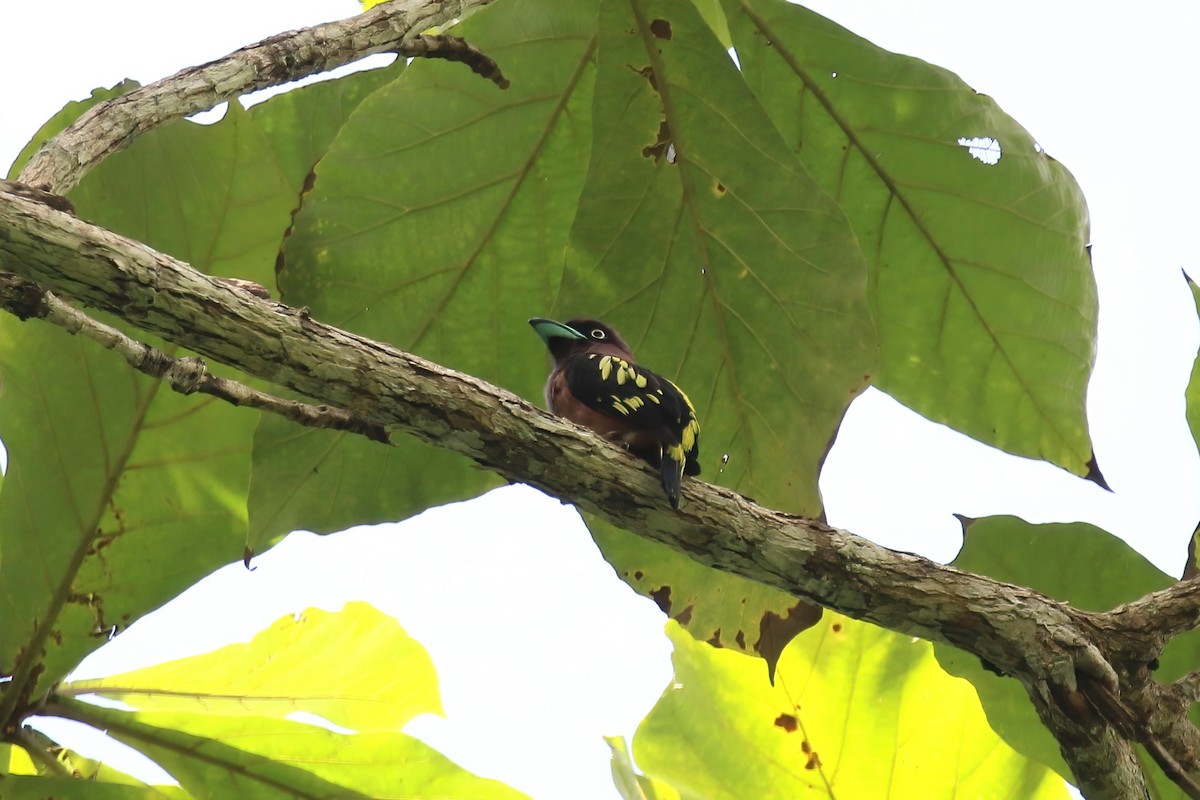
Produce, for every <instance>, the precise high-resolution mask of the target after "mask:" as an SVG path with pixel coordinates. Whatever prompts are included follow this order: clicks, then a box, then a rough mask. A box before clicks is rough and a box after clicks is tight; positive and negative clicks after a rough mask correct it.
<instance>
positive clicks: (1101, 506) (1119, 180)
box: [0, 0, 1200, 800]
mask: <svg viewBox="0 0 1200 800" xmlns="http://www.w3.org/2000/svg"><path fill="white" fill-rule="evenodd" d="M809 6H810V7H811V8H814V9H815V10H817V11H819V12H821V13H823V14H825V15H827V16H829V17H831V18H833V19H834V20H836V21H838V22H839V23H841V24H843V25H845V26H847V27H849V28H850V29H851V30H853V31H855V32H856V33H858V34H860V35H863V36H865V37H867V38H868V39H871V40H873V41H874V42H876V43H877V44H879V45H881V46H883V47H886V48H888V49H891V50H895V51H898V52H903V53H907V54H910V55H916V56H919V57H921V58H923V59H925V60H927V61H930V62H932V63H935V64H939V65H941V66H943V67H946V68H948V69H951V70H953V71H955V72H957V73H958V74H959V75H960V76H962V77H963V78H964V79H965V80H966V81H967V82H968V83H970V84H971V85H972V86H973V87H974V88H976V89H977V90H978V91H980V92H983V93H986V94H989V95H991V96H992V97H994V98H995V99H996V100H997V102H999V103H1000V105H1001V106H1002V107H1003V108H1004V109H1005V110H1006V111H1008V112H1009V113H1010V114H1012V115H1013V116H1014V117H1015V118H1016V119H1017V120H1019V121H1020V122H1021V123H1022V124H1023V125H1024V126H1025V127H1026V128H1028V129H1029V130H1030V131H1031V132H1032V133H1033V134H1034V136H1035V137H1036V138H1037V139H1038V141H1039V142H1040V144H1041V145H1042V146H1043V147H1044V148H1045V150H1046V151H1047V152H1048V153H1050V154H1051V155H1053V156H1054V157H1055V158H1057V159H1058V160H1059V161H1061V162H1063V163H1064V164H1065V165H1066V166H1067V167H1068V168H1069V169H1070V170H1071V171H1072V172H1073V173H1074V174H1075V176H1076V178H1077V179H1078V180H1079V182H1080V184H1081V185H1082V186H1083V189H1084V192H1085V194H1086V195H1087V198H1088V202H1089V206H1090V208H1091V213H1092V224H1093V234H1092V241H1093V244H1094V249H1093V256H1094V263H1095V268H1096V274H1097V280H1098V282H1099V287H1100V312H1101V313H1100V325H1101V329H1100V351H1099V360H1098V362H1097V365H1096V372H1095V376H1094V378H1093V381H1092V386H1091V392H1090V396H1089V414H1090V418H1091V426H1092V435H1093V441H1094V443H1095V447H1096V453H1097V456H1098V458H1099V462H1100V466H1101V468H1102V469H1103V471H1104V474H1105V476H1106V478H1107V479H1108V482H1109V484H1110V485H1111V486H1112V488H1113V490H1114V491H1113V493H1112V494H1109V493H1106V492H1104V491H1102V490H1100V489H1099V488H1098V487H1096V486H1094V485H1092V484H1090V483H1088V482H1086V481H1082V480H1079V479H1077V478H1073V477H1072V476H1070V475H1067V474H1066V473H1064V472H1062V471H1061V470H1058V469H1056V468H1054V467H1050V466H1047V465H1045V464H1040V463H1036V462H1030V461H1025V460H1022V459H1018V458H1014V457H1011V456H1007V455H1004V454H1002V453H998V452H995V451H991V450H989V449H987V448H985V447H983V446H982V445H978V444H976V443H974V442H971V441H970V440H967V439H966V438H965V437H962V436H960V435H958V434H956V433H953V432H952V431H949V430H947V429H945V428H942V427H940V426H937V425H933V424H931V423H928V422H926V421H924V420H922V419H921V418H919V417H917V416H916V415H915V414H913V413H911V412H909V411H907V410H906V409H904V408H903V407H901V406H900V405H898V404H897V403H895V402H894V401H892V400H890V399H889V398H888V397H886V396H884V395H882V394H880V393H878V392H874V391H870V392H868V393H867V394H865V395H864V396H863V397H861V398H859V400H857V401H856V402H855V404H854V406H853V407H852V408H851V410H850V413H849V414H848V415H847V417H846V421H845V424H844V426H843V429H842V432H841V434H840V436H839V439H838V442H837V445H836V446H835V447H834V450H833V452H832V453H831V455H830V457H829V460H828V462H827V465H826V473H825V475H824V476H823V479H822V489H823V491H824V494H825V499H826V503H827V508H828V514H829V519H830V521H831V522H832V523H833V524H835V525H838V526H840V527H844V528H847V529H849V530H852V531H855V532H856V533H859V534H861V535H864V536H867V537H870V538H872V539H874V540H876V541H878V542H880V543H882V544H885V545H887V546H890V547H895V548H900V549H904V550H910V551H915V552H920V553H923V554H925V555H928V556H930V557H933V558H936V559H939V560H949V559H951V558H953V557H954V555H955V553H956V551H957V549H958V546H959V544H960V531H959V527H958V523H957V522H956V520H955V519H954V518H953V517H952V514H953V513H961V514H966V515H968V516H973V517H980V516H985V515H988V514H1000V513H1004V514H1018V515H1021V516H1023V517H1025V518H1026V519H1029V520H1031V521H1072V520H1086V521H1089V522H1093V523H1095V524H1098V525H1100V526H1102V527H1104V528H1106V529H1107V530H1109V531H1111V532H1113V533H1115V534H1117V535H1118V536H1120V537H1122V538H1123V539H1125V540H1126V541H1128V542H1129V543H1130V544H1131V545H1133V546H1134V547H1136V548H1137V549H1138V550H1140V551H1141V552H1142V553H1144V554H1145V555H1146V556H1147V557H1148V558H1150V559H1151V560H1153V561H1154V562H1155V563H1156V564H1157V565H1158V566H1159V567H1160V568H1162V569H1164V570H1166V571H1168V572H1170V573H1172V574H1179V572H1180V570H1181V569H1182V565H1183V559H1184V556H1185V553H1186V545H1187V541H1188V537H1189V536H1190V534H1191V533H1192V530H1193V529H1194V528H1195V526H1196V523H1197V521H1198V520H1200V497H1198V496H1197V492H1196V488H1197V486H1200V460H1198V459H1197V455H1196V448H1195V446H1194V445H1193V443H1192V441H1191V438H1190V436H1189V434H1188V430H1187V426H1186V423H1185V421H1184V416H1183V412H1184V407H1183V390H1184V387H1185V385H1186V383H1187V378H1188V374H1189V371H1190V369H1191V363H1192V358H1193V357H1194V355H1195V352H1196V345H1197V323H1196V321H1195V314H1194V312H1193V308H1192V300H1191V297H1190V294H1189V292H1188V291H1187V288H1186V286H1185V284H1184V281H1183V278H1182V275H1181V270H1188V271H1189V272H1191V273H1192V274H1193V275H1198V274H1200V264H1197V263H1196V262H1197V255H1196V249H1195V247H1194V245H1193V243H1192V242H1191V235H1192V232H1193V230H1194V228H1195V226H1196V219H1197V216H1200V202H1198V201H1197V199H1196V198H1197V186H1200V166H1198V162H1197V158H1196V154H1195V147H1194V142H1193V141H1192V140H1193V138H1194V137H1195V134H1196V131H1197V130H1198V129H1200V112H1198V111H1197V110H1196V109H1197V104H1196V102H1195V90H1194V87H1193V86H1192V83H1193V81H1194V80H1195V78H1196V76H1197V75H1200V48H1197V47H1196V43H1195V41H1194V38H1193V37H1194V35H1195V31H1197V30H1200V25H1198V23H1200V7H1193V6H1190V5H1189V4H1184V3H1180V2H1178V0H1147V1H1146V2H1141V3H1139V4H1137V5H1135V6H1129V5H1122V4H1103V3H1089V2H1082V1H1081V0H1059V1H1058V2H1044V0H1043V2H1029V0H1014V1H1013V2H1009V3H1005V4H974V5H972V4H963V3H961V2H949V0H921V2H917V3H895V2H886V1H885V0H820V1H819V2H812V3H809ZM357 10H358V5H357V3H354V2H351V1H350V0H294V1H292V0H289V2H282V0H264V1H263V2H258V3H240V2H234V0H210V2H208V3H200V4H187V3H169V4H164V3H162V2H150V0H117V1H116V2H110V3H93V2H80V0H64V2H59V3H53V4H48V3H32V2H22V0H9V2H6V3H3V4H0V32H3V37H4V40H5V44H4V46H3V47H2V48H0V162H2V166H4V167H7V165H8V163H10V162H11V160H12V159H13V158H15V157H16V155H17V153H18V151H19V150H20V148H21V147H22V146H23V145H24V144H25V142H26V141H27V140H28V139H29V137H30V136H31V135H32V134H33V133H34V131H36V130H37V128H38V127H39V126H40V125H41V123H42V122H43V121H44V120H45V119H46V118H47V117H49V116H51V115H52V114H53V113H55V112H56V111H58V109H59V108H61V107H62V105H63V104H64V103H66V102H67V101H69V100H72V99H79V98H82V97H85V96H86V95H87V94H88V93H89V92H90V91H91V89H92V88H94V87H96V86H101V85H103V86H111V85H113V84H114V83H116V82H118V81H119V80H121V79H123V78H126V77H132V78H136V79H137V80H139V81H141V82H142V83H149V82H151V81H153V80H156V79H158V78H161V77H164V76H166V75H169V74H171V73H173V72H175V71H177V70H179V69H181V68H183V67H186V66H190V65H193V64H197V63H201V62H203V61H207V60H211V59H213V58H217V57H220V56H222V55H224V54H225V53H227V52H229V51H231V50H234V49H236V48H238V47H240V46H242V45H245V44H247V43H250V42H253V41H256V40H258V39H261V38H264V37H266V36H269V35H272V34H274V33H277V32H279V31H281V30H284V29H289V28H297V27H302V26H305V25H310V24H314V23H317V22H323V21H327V20H330V19H336V18H339V17H344V16H348V15H351V14H354V13H356V12H357ZM373 63H380V62H379V61H378V60H376V61H375V62H373ZM543 311H544V310H543V309H527V310H526V311H525V312H523V313H524V315H525V316H530V315H535V314H538V313H542V312H543ZM529 358H531V359H543V358H544V354H543V352H542V349H541V345H540V343H539V342H538V341H537V339H536V337H533V336H532V335H531V336H530V347H529ZM255 566H256V569H255V570H254V571H247V570H245V569H244V568H243V567H242V566H241V564H240V563H238V564H234V565H231V566H230V567H227V568H226V569H224V570H222V571H220V572H218V573H217V574H216V575H214V576H212V577H211V578H209V579H208V580H206V581H204V582H202V583H201V584H199V585H198V586H196V587H194V588H193V589H191V590H189V591H188V592H186V593H185V594H184V595H182V596H181V597H180V598H179V599H177V600H176V601H174V602H172V603H171V604H169V605H168V606H167V607H165V608H164V609H162V610H161V611H159V612H157V613H155V614H152V615H150V616H149V617H147V618H145V619H144V620H142V621H140V622H138V623H137V624H135V625H133V626H132V627H130V628H129V629H128V630H127V631H125V632H123V633H122V634H121V635H120V636H119V637H117V638H116V639H115V640H114V641H113V642H112V643H110V644H109V645H107V646H106V647H104V648H103V649H101V650H100V651H99V652H97V653H96V654H95V655H94V656H93V657H91V658H89V659H88V660H87V661H86V662H85V663H84V665H83V666H82V667H81V668H80V671H79V677H89V676H98V675H102V674H108V673H112V672H117V671H124V670H127V669H131V668H135V667H138V666H144V665H148V664H151V663H156V662H158V661H161V660H165V659H169V658H175V657H179V656H182V655H187V654H192V653H197V652H203V651H206V650H209V649H212V648H214V647H217V646H220V645H222V644H225V643H228V642H231V641H239V640H245V639H248V638H250V637H251V636H252V635H253V634H254V633H255V632H257V631H258V630H260V629H262V628H264V627H266V626H267V625H269V624H270V623H271V622H272V621H273V620H274V619H276V618H278V617H280V616H282V615H284V614H287V613H292V612H295V611H298V610H302V609H303V608H306V607H308V606H312V605H318V606H322V607H326V608H331V609H336V608H339V607H340V606H341V605H342V604H343V603H344V602H345V601H347V600H350V599H364V600H368V601H369V602H371V603H373V604H374V605H376V606H377V607H378V608H380V609H382V610H384V611H385V612H388V613H390V614H392V615H394V616H395V617H396V618H397V619H398V620H399V621H400V623H401V624H402V625H403V626H404V627H405V628H406V629H407V630H408V631H409V632H410V633H411V634H412V635H413V636H415V637H416V638H417V639H418V640H419V641H421V642H422V643H423V644H424V645H425V646H426V647H427V648H428V649H429V651H430V653H431V654H432V656H433V659H434V662H435V664H436V666H437V669H438V673H439V677H440V680H441V686H442V693H443V698H444V704H445V707H446V712H447V717H446V719H439V718H433V717H424V718H421V719H418V720H415V721H414V722H413V723H412V724H411V725H410V726H409V728H408V731H409V732H410V733H413V734H415V735H418V736H420V737H421V738H423V739H425V740H426V741H428V742H430V743H431V744H433V745H434V746H436V747H438V748H439V749H441V750H442V751H443V752H445V753H446V754H447V755H449V756H450V757H452V758H454V759H455V760H457V761H459V762H460V763H461V764H463V765H464V766H466V767H468V768H469V769H472V770H474V771H476V772H479V773H481V774H485V775H488V776H491V777H495V778H499V779H501V780H504V781H505V782H507V783H510V784H512V785H513V786H515V787H517V788H519V789H522V790H524V791H526V792H528V793H529V794H531V795H532V796H534V797H535V798H538V800H552V799H556V798H564V799H566V798H572V799H575V798H582V799H586V798H597V799H599V798H610V799H611V798H615V797H617V794H616V791H615V789H613V788H612V784H611V779H610V777H609V768H608V752H607V748H606V747H605V745H604V744H603V742H602V740H601V736H602V735H604V734H624V735H626V736H631V735H632V733H633V730H634V728H635V727H636V725H637V723H638V721H639V720H640V719H641V718H642V717H643V716H644V715H645V714H646V713H647V712H648V711H649V709H650V707H651V706H652V705H653V703H654V701H655V700H656V699H657V697H658V695H659V694H660V693H661V691H662V690H663V688H665V686H666V685H667V683H668V681H669V680H670V660H669V656H670V653H669V647H668V644H667V641H666V638H665V637H664V636H663V634H662V625H663V622H664V618H663V617H662V615H661V614H660V613H659V612H658V610H657V608H656V607H655V606H654V605H653V604H652V603H651V602H649V601H648V600H645V599H642V598H640V597H637V596H636V595H634V594H633V593H632V592H631V591H630V590H629V589H627V588H626V587H625V586H624V584H622V583H620V582H619V581H618V580H617V578H616V577H615V576H614V574H613V572H612V570H611V569H610V568H609V567H608V566H607V564H606V563H605V562H604V561H603V560H602V559H601V558H600V556H599V554H598V553H597V551H596V549H595V547H594V546H593V545H592V543H591V540H590V538H589V537H588V536H587V533H586V531H585V530H584V529H583V527H582V525H581V523H580V522H579V518H578V516H577V515H576V514H575V512H574V511H573V510H572V509H570V508H569V507H567V506H563V505H562V504H560V503H558V502H557V501H554V500H550V499H547V498H545V497H543V496H541V495H539V494H538V493H536V492H534V491H532V490H530V489H528V488H525V487H509V488H506V489H502V490H498V491H496V492H493V493H491V494H489V495H487V496H486V497H484V498H482V499H480V500H477V501H474V502H471V503H464V504H459V505H456V506H451V507H446V508H442V509H437V510H434V511H431V512H429V513H427V514H424V515H422V516H421V517H419V518H417V519H415V520H411V521H409V522H406V523H404V524H402V525H398V526H379V527H376V528H369V529H367V528H364V529H358V530H355V531H353V532H349V533H345V534H340V535H337V536H331V537H324V538H318V537H315V536H312V535H310V534H295V535H293V536H291V537H290V538H289V539H288V540H287V541H286V542H284V543H283V544H282V545H280V546H279V547H277V548H275V549H274V550H272V551H270V552H269V553H267V554H265V555H264V556H262V557H260V558H258V559H256V560H255ZM45 728H46V730H47V731H49V732H51V733H52V735H54V736H55V737H56V738H59V739H60V740H61V741H63V742H64V743H66V744H70V745H72V746H75V747H76V748H77V749H79V750H81V751H83V752H84V753H86V754H95V755H103V756H104V757H105V758H106V760H109V761H110V762H111V763H113V764H114V765H115V766H118V767H121V768H125V769H128V770H131V771H135V772H136V773H137V774H139V775H144V776H146V777H147V778H148V779H154V776H155V774H156V773H155V772H153V770H152V769H151V768H150V767H146V766H144V765H143V766H138V765H136V764H134V763H133V762H132V760H127V757H126V756H124V755H122V754H121V753H120V752H119V751H117V750H116V749H115V748H114V747H113V746H112V745H109V744H106V743H105V742H103V741H101V742H96V741H94V740H92V739H90V738H87V737H84V735H83V734H82V733H81V732H80V731H78V730H76V729H74V728H71V726H69V725H67V724H65V723H59V722H53V721H51V722H47V723H46V725H45ZM157 779H158V780H162V779H163V776H161V774H160V775H159V777H158V778H157Z"/></svg>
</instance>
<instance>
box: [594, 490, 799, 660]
mask: <svg viewBox="0 0 1200 800" xmlns="http://www.w3.org/2000/svg"><path fill="white" fill-rule="evenodd" d="M586 521H587V525H588V528H589V529H591V532H592V538H593V539H595V540H596V544H597V546H598V547H599V548H600V551H601V552H602V553H604V558H605V559H606V560H607V561H608V562H609V563H610V564H612V565H613V568H614V569H616V571H617V574H618V575H620V576H621V578H622V579H623V580H624V581H625V582H626V583H628V584H629V585H630V586H632V587H633V588H634V590H635V591H637V592H638V593H639V594H642V595H645V596H646V597H649V598H651V599H652V600H654V602H656V603H658V607H659V608H660V609H662V612H663V613H664V614H666V615H667V616H668V617H670V618H671V619H673V620H675V621H676V622H677V623H679V624H680V625H681V626H683V628H684V629H685V630H687V632H688V633H690V634H691V635H692V637H693V638H695V639H697V640H698V641H702V642H708V643H709V644H711V645H714V646H716V647H727V648H729V649H731V650H735V651H737V652H739V653H746V654H748V655H754V656H758V657H759V658H762V659H765V660H766V662H767V663H766V670H765V672H766V674H767V675H768V676H773V675H774V674H775V665H776V663H777V662H778V660H779V654H780V653H782V652H783V649H784V647H785V646H786V645H787V643H788V642H790V641H791V640H792V638H793V637H795V636H796V635H797V634H799V633H800V632H801V631H804V630H806V629H808V628H810V627H812V626H813V625H815V624H816V623H817V622H818V621H819V620H820V619H821V608H820V606H814V605H810V604H809V603H805V602H803V601H801V600H797V599H796V598H795V597H793V596H792V595H790V594H787V593H786V592H781V591H779V590H778V589H773V588H771V587H769V586H765V585H763V584H761V583H756V582H755V581H751V580H747V579H745V578H741V577H739V576H737V575H732V574H730V573H727V572H720V571H717V570H714V569H712V568H710V567H706V566H703V565H702V564H700V563H698V562H696V561H693V560H692V559H690V558H687V557H686V556H684V555H682V554H680V553H679V551H677V550H673V549H672V548H670V547H667V546H666V545H662V544H659V543H657V542H651V541H648V540H646V539H643V538H642V537H640V536H635V535H634V534H632V533H629V532H627V531H623V530H621V529H620V528H616V527H614V526H612V525H609V524H608V523H606V522H604V521H603V520H600V519H598V518H596V517H594V516H592V515H590V514H589V515H587V516H586Z"/></svg>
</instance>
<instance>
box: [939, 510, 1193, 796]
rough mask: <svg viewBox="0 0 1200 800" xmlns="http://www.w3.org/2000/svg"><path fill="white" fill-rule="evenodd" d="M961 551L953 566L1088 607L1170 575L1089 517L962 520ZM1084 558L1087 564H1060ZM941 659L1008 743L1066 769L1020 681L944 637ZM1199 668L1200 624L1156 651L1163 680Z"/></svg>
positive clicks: (1164, 582)
mask: <svg viewBox="0 0 1200 800" xmlns="http://www.w3.org/2000/svg"><path fill="white" fill-rule="evenodd" d="M963 528H964V534H965V535H964V542H963V548H962V551H961V552H960V553H959V555H958V557H957V558H956V559H955V560H954V562H953V563H954V566H956V567H959V568H960V569H965V570H968V571H970V572H975V573H979V574H982V575H988V576H990V577H993V578H996V579H997V580H1002V581H1007V582H1009V583H1015V584H1018V585H1021V586H1028V587H1030V588H1032V589H1036V590H1037V591H1039V592H1042V593H1044V594H1047V595H1049V596H1050V597H1053V598H1054V599H1056V600H1061V601H1063V602H1067V603H1070V604H1071V605H1073V606H1076V607H1077V608H1081V609H1085V610H1088V611H1108V610H1109V609H1111V608H1114V607H1115V606H1117V605H1120V604H1121V603H1125V602H1129V601H1131V600H1135V599H1137V598H1139V597H1142V596H1144V595H1146V594H1148V593H1150V592H1153V591H1157V590H1159V589H1163V588H1165V587H1167V586H1170V585H1171V584H1172V583H1174V582H1175V581H1174V579H1173V578H1171V577H1170V576H1169V575H1166V574H1165V573H1163V572H1160V571H1159V570H1158V569H1157V568H1155V567H1154V565H1152V564H1151V563H1150V562H1149V561H1147V560H1146V559H1145V558H1144V557H1143V556H1142V555H1141V554H1139V553H1138V552H1137V551H1136V550H1134V549H1133V548H1131V547H1130V546H1129V545H1127V544H1125V543H1124V542H1123V541H1121V540H1120V539H1118V538H1117V537H1115V536H1113V535H1112V534H1109V533H1107V532H1105V531H1103V530H1101V529H1100V528H1097V527H1095V526H1094V525H1088V524H1086V523H1081V522H1076V523H1069V524H1062V523H1053V524H1045V525H1033V524H1030V523H1028V522H1026V521H1024V520H1022V519H1019V518H1017V517H988V518H986V519H979V520H968V521H966V522H965V524H964V526H963ZM1072 564H1079V565H1086V569H1084V568H1080V569H1070V568H1064V565H1072ZM934 652H935V653H936V654H937V659H938V661H939V663H941V665H942V667H943V668H944V669H946V671H947V672H949V673H950V674H952V675H957V676H960V677H963V678H966V679H967V680H969V681H970V682H971V683H972V684H974V686H975V689H976V691H977V692H978V693H979V699H980V701H981V702H982V703H983V707H984V710H985V711H986V712H987V716H988V721H989V722H990V723H991V726H992V727H993V728H994V729H995V730H996V732H997V733H999V734H1000V735H1001V736H1003V737H1004V739H1005V741H1006V742H1008V743H1009V744H1010V745H1011V746H1012V747H1013V748H1015V749H1016V750H1018V751H1019V752H1021V753H1024V754H1025V755H1027V756H1029V757H1030V758H1035V759H1037V760H1038V761H1041V762H1042V763H1044V764H1046V765H1047V766H1049V767H1051V768H1052V769H1055V770H1056V771H1058V772H1059V774H1061V775H1062V776H1063V777H1066V778H1068V779H1070V778H1071V772H1070V770H1069V769H1068V767H1067V765H1066V763H1065V762H1064V761H1063V759H1062V755H1061V754H1060V753H1059V749H1058V743H1057V742H1056V741H1055V740H1054V737H1052V736H1051V735H1050V732H1049V731H1048V730H1046V728H1045V727H1044V726H1043V725H1042V724H1041V721H1040V720H1039V719H1038V716H1037V712H1036V711H1034V708H1033V705H1032V704H1031V703H1030V701H1029V697H1028V696H1027V695H1026V693H1025V690H1024V689H1023V688H1022V687H1021V685H1020V684H1019V683H1018V682H1017V681H1015V680H1013V679H1011V678H1005V677H1001V676H998V675H996V674H995V673H993V672H991V671H989V670H987V669H985V668H984V666H983V665H982V664H981V663H980V661H979V659H978V658H976V657H974V656H971V655H968V654H966V653H964V652H963V651H961V650H958V649H956V648H954V647H950V646H949V645H941V644H938V645H935V646H934ZM1196 669H1200V631H1190V632H1188V633H1186V634H1184V635H1182V636H1180V637H1178V638H1176V639H1175V640H1173V641H1172V642H1171V643H1170V644H1169V645H1168V646H1167V648H1166V650H1165V651H1164V652H1163V655H1162V657H1161V658H1160V659H1159V668H1158V671H1157V672H1156V673H1155V677H1156V679H1158V680H1160V681H1164V682H1170V681H1174V680H1176V679H1177V678H1179V677H1181V676H1183V675H1185V674H1187V673H1189V672H1191V671H1193V670H1196ZM1151 772H1152V774H1151V781H1152V782H1153V783H1155V784H1156V785H1157V786H1158V787H1159V788H1160V789H1162V790H1163V791H1168V794H1167V795H1164V796H1174V795H1171V794H1169V792H1170V791H1174V790H1173V789H1170V787H1172V785H1173V784H1172V783H1171V781H1169V780H1167V779H1166V777H1165V776H1163V775H1162V774H1161V773H1160V772H1157V768H1152V770H1151Z"/></svg>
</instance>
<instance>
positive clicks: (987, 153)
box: [958, 136, 1002, 165]
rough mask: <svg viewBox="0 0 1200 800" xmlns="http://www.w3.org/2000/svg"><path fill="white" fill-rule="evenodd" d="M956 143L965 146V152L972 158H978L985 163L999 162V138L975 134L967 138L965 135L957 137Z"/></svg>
mask: <svg viewBox="0 0 1200 800" xmlns="http://www.w3.org/2000/svg"><path fill="white" fill-rule="evenodd" d="M958 143H959V144H960V145H962V146H963V147H965V148H967V152H968V153H970V154H971V157H972V158H976V159H979V160H980V161H982V162H983V163H985V164H988V165H992V164H997V163H999V162H1000V156H1001V155H1002V153H1001V151H1000V140H999V139H993V138H992V137H990V136H976V137H974V138H971V139H968V138H966V137H965V136H960V137H959V138H958Z"/></svg>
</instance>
